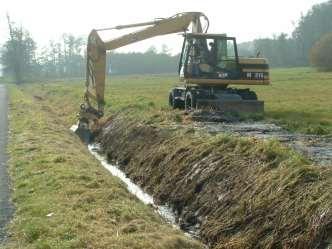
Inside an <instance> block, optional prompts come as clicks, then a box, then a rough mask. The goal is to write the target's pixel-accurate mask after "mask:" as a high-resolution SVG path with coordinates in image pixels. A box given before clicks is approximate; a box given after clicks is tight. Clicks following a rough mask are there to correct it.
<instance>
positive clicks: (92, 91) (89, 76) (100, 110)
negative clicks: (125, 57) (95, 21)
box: [77, 12, 209, 141]
mask: <svg viewBox="0 0 332 249" xmlns="http://www.w3.org/2000/svg"><path fill="white" fill-rule="evenodd" d="M201 18H204V19H205V20H206V22H207V24H208V23H209V22H208V19H207V17H206V16H205V15H204V14H203V13H200V12H185V13H179V14H176V15H174V16H172V17H169V18H165V19H157V20H155V21H152V22H144V23H137V24H130V25H120V26H116V27H113V28H107V29H99V30H98V29H94V30H92V31H91V33H90V34H89V37H88V45H87V66H86V82H85V84H86V89H85V93H84V103H83V104H81V108H80V112H79V124H78V129H77V133H78V135H80V137H81V138H83V140H85V141H88V140H90V138H87V137H90V135H89V131H90V129H91V125H94V124H96V123H98V120H99V119H100V118H101V117H102V116H103V115H104V105H105V100H104V91H105V71H106V52H107V51H110V50H114V49H117V48H120V47H124V46H126V45H129V44H132V43H135V42H138V41H142V40H145V39H149V38H152V37H156V36H161V35H167V34H172V33H179V32H186V31H187V29H188V28H189V26H190V25H191V28H192V30H191V32H193V33H202V32H203V28H202V24H201ZM141 26H147V27H145V28H144V29H141V30H138V31H136V32H133V33H129V34H126V35H123V36H121V37H118V38H115V39H112V40H110V41H103V40H102V39H101V38H100V36H99V34H98V32H100V31H104V30H112V29H116V30H121V29H126V28H134V27H141ZM207 28H208V25H207V27H206V30H205V31H204V32H206V31H207ZM82 134H83V135H82Z"/></svg>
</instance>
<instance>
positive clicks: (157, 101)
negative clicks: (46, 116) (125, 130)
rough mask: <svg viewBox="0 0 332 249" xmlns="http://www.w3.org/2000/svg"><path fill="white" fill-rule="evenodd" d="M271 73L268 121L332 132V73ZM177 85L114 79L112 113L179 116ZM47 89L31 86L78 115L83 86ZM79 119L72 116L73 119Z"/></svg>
mask: <svg viewBox="0 0 332 249" xmlns="http://www.w3.org/2000/svg"><path fill="white" fill-rule="evenodd" d="M271 75H272V76H271V77H272V85H270V86H259V87H253V89H254V90H255V91H256V92H257V94H258V96H259V98H260V99H261V100H264V101H265V119H267V120H272V121H273V122H276V123H278V124H280V125H282V126H284V127H285V128H287V129H289V130H291V131H298V132H301V133H308V134H331V133H332V73H320V72H316V71H314V70H313V69H309V68H294V69H273V70H271ZM176 82H177V77H176V76H166V75H162V76H160V75H137V76H135V75H134V76H114V77H113V78H112V79H111V80H108V83H107V87H106V98H105V99H106V102H107V105H106V114H110V113H112V112H114V111H119V110H121V109H123V108H128V106H131V107H136V109H137V112H138V113H140V115H148V116H149V115H156V116H158V119H163V118H167V117H168V118H169V116H171V117H174V115H176V116H177V117H178V116H179V115H180V112H175V113H174V112H172V113H171V112H170V109H169V108H168V103H167V102H168V92H169V89H170V88H171V87H172V86H173V85H175V84H176ZM45 86H46V85H44V86H42V85H40V84H35V85H29V86H28V88H30V90H32V92H35V93H36V94H38V92H40V94H41V95H45V97H47V98H49V99H50V100H51V101H54V103H55V104H56V102H59V101H60V102H61V103H67V105H66V108H67V109H66V112H68V113H69V112H75V111H77V108H78V107H77V106H75V105H78V104H79V103H80V102H81V99H82V98H81V96H82V93H83V90H84V86H83V82H79V83H78V82H75V83H73V84H65V83H55V84H49V85H48V87H47V89H46V87H45ZM32 88H33V89H32ZM59 96H61V98H59ZM52 97H54V98H52ZM73 104H74V105H73ZM73 108H74V109H73ZM75 108H76V109H75ZM74 119H75V116H74V115H72V120H71V121H74ZM177 120H178V118H177Z"/></svg>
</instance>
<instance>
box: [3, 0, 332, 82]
mask: <svg viewBox="0 0 332 249" xmlns="http://www.w3.org/2000/svg"><path fill="white" fill-rule="evenodd" d="M7 19H8V27H9V29H8V30H9V39H8V40H7V41H6V42H5V44H3V46H2V47H1V50H0V63H1V64H2V67H3V75H4V76H8V77H12V78H13V79H14V80H15V82H17V83H22V82H25V81H29V80H36V79H54V78H74V77H84V75H85V61H86V39H85V38H84V37H75V36H74V35H72V34H63V35H62V36H61V38H60V39H59V40H57V41H50V42H49V44H48V45H47V46H45V47H44V48H42V49H38V50H37V44H36V42H35V41H34V40H33V38H32V36H31V34H30V33H29V32H28V31H27V30H26V29H24V28H23V27H22V26H19V25H16V24H15V23H14V22H12V21H11V20H10V18H9V16H7ZM331 37H332V0H329V1H328V2H325V3H322V4H317V5H314V6H313V7H312V9H311V10H310V11H309V12H308V13H307V14H306V15H303V16H302V17H301V18H300V20H299V22H298V24H297V26H296V28H295V29H294V31H293V33H292V34H291V35H290V36H288V35H287V34H285V33H281V34H278V35H275V36H274V37H272V38H265V39H256V40H254V41H251V42H245V43H241V44H239V45H238V49H239V55H240V56H249V57H251V56H256V55H257V54H260V55H261V56H263V57H266V58H267V59H268V60H269V64H270V66H272V67H295V66H308V65H310V63H311V64H313V65H315V66H317V67H319V68H322V69H326V70H329V69H331V70H332V58H331V57H332V43H331V39H332V38H331ZM178 59H179V55H175V56H174V55H171V54H170V53H169V50H168V48H167V46H165V45H164V46H163V47H162V50H161V51H160V52H158V51H157V50H156V49H155V48H154V47H151V48H150V49H148V50H147V51H146V52H144V53H137V52H136V53H116V52H112V53H109V54H108V56H107V72H108V73H112V74H143V73H145V74H152V73H155V74H158V73H175V72H176V71H177V64H178ZM329 63H330V64H329ZM326 64H328V65H329V66H326Z"/></svg>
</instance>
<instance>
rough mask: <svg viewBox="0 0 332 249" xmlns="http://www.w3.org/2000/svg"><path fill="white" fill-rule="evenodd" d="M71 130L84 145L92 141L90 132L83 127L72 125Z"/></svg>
mask: <svg viewBox="0 0 332 249" xmlns="http://www.w3.org/2000/svg"><path fill="white" fill-rule="evenodd" d="M71 130H72V131H73V132H74V133H75V134H76V135H77V136H78V137H79V138H80V139H81V141H82V142H83V143H85V144H89V143H91V142H92V140H93V136H92V133H91V131H90V130H89V129H88V128H87V127H85V126H84V125H73V126H72V127H71Z"/></svg>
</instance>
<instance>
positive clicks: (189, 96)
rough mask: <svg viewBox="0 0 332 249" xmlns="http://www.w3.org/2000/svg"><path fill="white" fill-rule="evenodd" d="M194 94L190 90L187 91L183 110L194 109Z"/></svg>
mask: <svg viewBox="0 0 332 249" xmlns="http://www.w3.org/2000/svg"><path fill="white" fill-rule="evenodd" d="M196 102H197V101H196V96H195V94H193V93H192V92H190V91H188V92H187V93H186V98H185V105H184V106H185V110H186V111H192V110H195V109H196Z"/></svg>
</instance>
